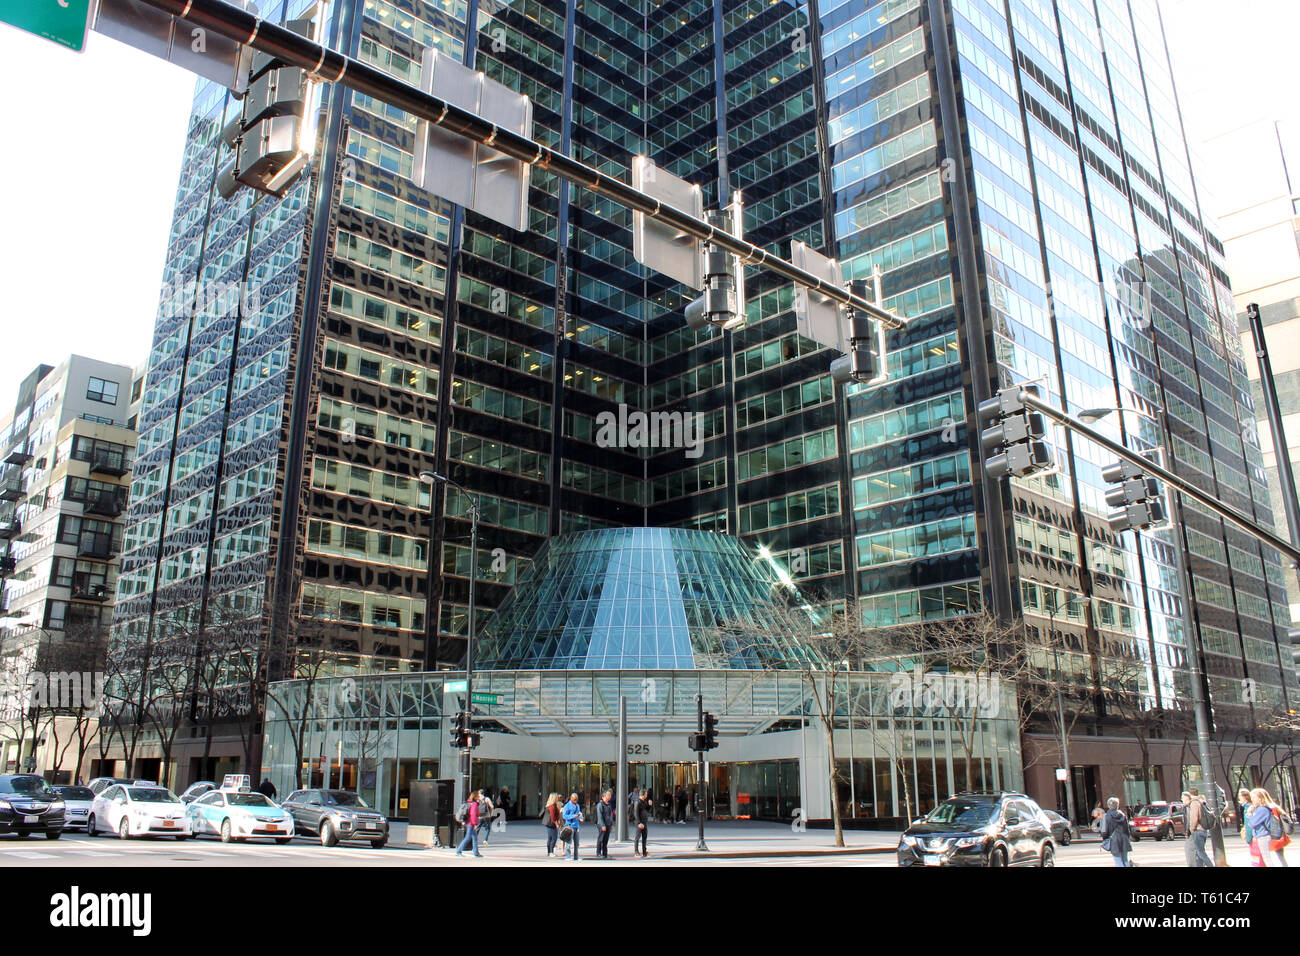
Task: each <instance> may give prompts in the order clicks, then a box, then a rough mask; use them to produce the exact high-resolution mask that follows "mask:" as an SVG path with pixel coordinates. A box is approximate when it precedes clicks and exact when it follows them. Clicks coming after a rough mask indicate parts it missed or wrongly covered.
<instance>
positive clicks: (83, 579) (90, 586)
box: [72, 574, 112, 601]
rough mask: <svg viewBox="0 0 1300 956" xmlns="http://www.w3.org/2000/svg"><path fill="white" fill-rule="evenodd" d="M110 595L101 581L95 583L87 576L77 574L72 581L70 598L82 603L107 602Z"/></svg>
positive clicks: (107, 587) (106, 586)
mask: <svg viewBox="0 0 1300 956" xmlns="http://www.w3.org/2000/svg"><path fill="white" fill-rule="evenodd" d="M111 595H112V591H111V590H110V589H109V586H108V585H107V584H105V583H104V582H102V581H95V580H93V579H91V578H90V577H89V576H88V575H84V574H78V575H75V576H74V577H73V579H72V596H73V597H74V598H81V599H82V600H84V601H107V600H108V599H109V597H110V596H111Z"/></svg>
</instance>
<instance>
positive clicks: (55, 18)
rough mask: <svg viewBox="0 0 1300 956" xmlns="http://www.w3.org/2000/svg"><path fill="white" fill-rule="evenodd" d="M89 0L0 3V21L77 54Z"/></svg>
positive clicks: (86, 24)
mask: <svg viewBox="0 0 1300 956" xmlns="http://www.w3.org/2000/svg"><path fill="white" fill-rule="evenodd" d="M90 4H91V0H0V21H3V22H5V23H9V24H12V25H13V26H16V27H17V28H18V29H20V30H26V31H27V32H28V33H35V34H36V35H37V36H38V37H45V39H47V40H53V41H54V42H55V43H57V44H59V46H66V47H67V48H68V49H70V50H76V51H77V52H81V51H82V50H84V49H85V48H86V31H87V30H88V29H89V28H90Z"/></svg>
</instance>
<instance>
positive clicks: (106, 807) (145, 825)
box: [86, 783, 190, 840]
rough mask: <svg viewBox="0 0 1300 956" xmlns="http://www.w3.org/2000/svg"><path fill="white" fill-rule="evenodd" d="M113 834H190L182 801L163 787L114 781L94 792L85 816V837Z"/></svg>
mask: <svg viewBox="0 0 1300 956" xmlns="http://www.w3.org/2000/svg"><path fill="white" fill-rule="evenodd" d="M103 833H116V834H117V835H118V836H119V837H121V838H122V839H123V840H128V839H130V838H131V837H137V836H172V837H175V838H176V839H177V840H184V839H186V838H188V837H189V835H190V822H189V820H188V819H186V817H185V804H183V803H181V799H180V797H178V796H176V794H174V793H172V792H171V791H170V790H168V789H167V788H166V787H159V786H135V785H133V784H123V783H115V784H113V785H112V786H110V787H108V788H107V789H106V790H102V791H101V792H100V793H98V794H96V796H95V800H94V802H93V803H92V804H91V805H90V816H89V817H87V818H86V836H91V837H94V836H99V835H100V834H103Z"/></svg>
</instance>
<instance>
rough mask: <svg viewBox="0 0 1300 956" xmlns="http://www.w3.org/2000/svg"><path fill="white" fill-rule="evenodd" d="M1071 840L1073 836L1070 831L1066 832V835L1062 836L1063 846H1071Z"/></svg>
mask: <svg viewBox="0 0 1300 956" xmlns="http://www.w3.org/2000/svg"><path fill="white" fill-rule="evenodd" d="M1070 840H1071V836H1070V831H1069V830H1066V831H1065V832H1064V833H1062V834H1061V846H1069V845H1070Z"/></svg>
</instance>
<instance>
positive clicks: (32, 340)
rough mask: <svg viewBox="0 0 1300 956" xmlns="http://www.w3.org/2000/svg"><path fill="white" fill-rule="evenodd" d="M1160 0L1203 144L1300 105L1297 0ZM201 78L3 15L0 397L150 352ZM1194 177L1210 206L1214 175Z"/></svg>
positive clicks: (1188, 108)
mask: <svg viewBox="0 0 1300 956" xmlns="http://www.w3.org/2000/svg"><path fill="white" fill-rule="evenodd" d="M1160 3H1161V5H1162V8H1163V10H1164V15H1165V25H1166V29H1167V31H1168V35H1169V44H1170V50H1171V53H1172V56H1173V59H1174V76H1175V80H1176V82H1177V83H1178V90H1179V97H1180V100H1181V102H1182V107H1183V111H1184V116H1185V118H1186V121H1187V126H1188V137H1189V140H1190V141H1191V144H1192V148H1193V151H1195V150H1196V148H1197V145H1198V143H1200V142H1202V141H1203V140H1204V139H1206V138H1209V137H1210V136H1212V135H1213V134H1215V133H1222V132H1224V131H1225V130H1227V129H1232V128H1234V124H1235V125H1244V124H1245V123H1247V122H1249V121H1251V120H1255V119H1259V118H1269V119H1274V118H1278V119H1285V118H1287V117H1294V116H1296V115H1297V112H1298V111H1300V101H1298V100H1297V97H1296V91H1297V89H1298V88H1300V83H1297V69H1296V67H1297V60H1298V58H1300V52H1297V46H1296V43H1297V38H1300V3H1296V2H1295V0H1231V2H1228V3H1225V2H1224V0H1160ZM193 88H194V80H193V77H192V75H191V74H189V73H186V72H185V71H183V70H180V69H177V68H175V67H172V66H170V65H169V64H167V63H164V62H162V61H161V60H158V59H156V58H154V57H152V56H149V55H148V54H145V53H141V52H139V51H136V50H134V49H132V48H130V47H127V46H125V45H123V44H120V43H117V42H116V41H114V40H110V39H108V38H107V37H104V36H101V35H99V34H97V33H93V32H92V33H91V34H90V37H89V40H88V43H87V50H86V52H85V53H81V54H76V53H72V52H70V51H68V50H65V49H63V48H61V47H59V46H56V45H55V44H53V43H51V42H49V41H47V40H42V39H40V38H38V37H34V36H29V35H28V34H25V33H22V32H20V31H18V30H16V29H14V28H12V27H9V26H7V25H5V24H0V89H3V90H5V96H4V107H5V109H4V114H5V116H4V119H5V124H6V141H7V148H5V149H3V150H0V183H3V184H4V187H3V194H4V200H3V203H0V208H3V210H4V212H5V228H4V229H3V230H0V263H3V269H4V270H5V273H6V274H4V276H3V278H4V287H5V290H6V295H5V297H4V300H3V304H2V305H0V323H2V324H3V327H4V329H5V333H6V334H5V336H4V346H5V347H4V348H3V349H0V403H3V404H6V405H7V403H8V402H10V401H12V400H13V396H14V394H15V391H16V388H17V385H18V382H19V381H20V380H21V379H22V377H23V376H25V375H26V374H27V373H28V372H29V371H31V369H32V368H34V367H35V366H36V365H37V364H39V363H41V362H48V363H50V364H52V365H54V364H58V362H60V361H61V360H62V359H63V358H64V357H65V356H67V355H68V354H69V353H71V352H79V353H81V354H84V355H89V356H93V357H95V358H100V359H104V360H106V361H113V362H122V363H124V364H132V365H133V364H136V363H138V362H140V361H142V360H143V359H144V358H145V356H146V355H147V351H148V347H149V341H150V336H151V334H152V331H153V320H154V314H155V311H156V309H157V302H158V287H159V283H160V281H161V274H162V263H163V258H164V255H165V252H166V242H167V233H168V230H169V228H170V226H171V209H172V202H173V199H174V195H175V190H176V182H177V176H178V174H179V170H180V160H181V149H182V146H183V143H184V138H185V128H186V124H187V120H188V115H189V106H190V101H191V96H192V93H193ZM1294 126H1295V128H1300V123H1296V124H1294ZM1295 155H1297V156H1300V151H1297V152H1296V154H1295ZM1199 172H1200V170H1198V173H1199ZM1293 175H1294V171H1293ZM1198 183H1199V184H1200V185H1201V186H1202V187H1203V191H1204V192H1205V193H1206V195H1204V196H1203V199H1202V201H1203V203H1204V204H1205V206H1206V207H1207V212H1211V213H1212V212H1213V209H1214V202H1213V198H1212V197H1213V194H1214V192H1215V183H1214V182H1213V181H1212V180H1210V179H1209V178H1208V177H1204V176H1201V177H1199V178H1198Z"/></svg>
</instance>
